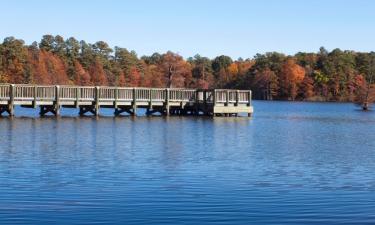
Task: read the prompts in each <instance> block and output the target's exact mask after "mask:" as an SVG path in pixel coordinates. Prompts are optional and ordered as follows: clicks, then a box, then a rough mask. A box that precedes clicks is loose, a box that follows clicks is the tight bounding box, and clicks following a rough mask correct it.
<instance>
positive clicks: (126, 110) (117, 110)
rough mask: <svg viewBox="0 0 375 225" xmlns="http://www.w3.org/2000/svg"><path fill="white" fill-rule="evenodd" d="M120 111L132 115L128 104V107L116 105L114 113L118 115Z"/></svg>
mask: <svg viewBox="0 0 375 225" xmlns="http://www.w3.org/2000/svg"><path fill="white" fill-rule="evenodd" d="M122 113H127V114H129V115H134V112H133V111H132V108H131V107H129V106H128V107H117V108H115V113H114V115H115V116H119V115H121V114H122Z"/></svg>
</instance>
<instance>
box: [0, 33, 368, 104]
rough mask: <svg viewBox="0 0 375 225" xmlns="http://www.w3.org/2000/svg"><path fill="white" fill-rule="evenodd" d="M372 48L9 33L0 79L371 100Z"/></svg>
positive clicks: (0, 49)
mask: <svg viewBox="0 0 375 225" xmlns="http://www.w3.org/2000/svg"><path fill="white" fill-rule="evenodd" d="M374 71H375V53H374V52H355V51H342V50H340V49H334V50H332V51H331V52H329V51H327V50H326V49H325V48H324V47H321V48H320V49H319V51H318V52H316V53H305V52H299V53H297V54H295V55H285V54H282V53H278V52H269V53H265V54H257V55H255V56H254V57H253V58H248V59H242V58H239V59H237V60H233V59H232V58H231V57H229V56H225V55H221V56H217V57H215V58H214V59H210V58H207V57H203V56H200V55H195V56H194V57H189V58H187V59H184V58H183V57H182V56H180V55H179V54H177V53H174V52H171V51H168V52H166V53H162V54H161V53H154V54H152V55H150V56H142V57H139V56H138V55H137V53H136V52H135V51H129V50H128V49H126V48H121V47H117V46H116V47H114V48H111V47H110V46H109V45H108V44H107V43H106V42H104V41H98V42H96V43H93V44H91V43H87V42H85V41H83V40H82V41H78V40H77V39H75V38H74V37H70V38H68V39H64V38H63V37H62V36H60V35H56V36H53V35H44V36H43V37H42V39H41V40H40V42H33V43H32V44H31V45H26V44H25V42H24V41H23V40H21V39H16V38H14V37H7V38H5V39H4V41H3V42H2V43H1V44H0V83H28V84H61V85H62V84H67V85H73V84H74V85H111V86H131V87H138V86H142V87H186V88H241V89H251V90H252V91H253V96H254V98H256V99H284V100H311V101H360V102H361V103H364V102H366V101H368V102H370V101H373V100H375V98H374V97H373V96H375V92H374V85H373V83H374V82H375V79H374V76H375V72H374Z"/></svg>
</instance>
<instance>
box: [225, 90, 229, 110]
mask: <svg viewBox="0 0 375 225" xmlns="http://www.w3.org/2000/svg"><path fill="white" fill-rule="evenodd" d="M225 102H226V106H229V90H226V91H225Z"/></svg>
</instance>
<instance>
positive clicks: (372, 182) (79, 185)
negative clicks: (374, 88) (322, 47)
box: [0, 101, 375, 224]
mask: <svg viewBox="0 0 375 225" xmlns="http://www.w3.org/2000/svg"><path fill="white" fill-rule="evenodd" d="M254 104H255V114H254V117H253V118H252V119H249V118H246V117H244V118H214V119H211V118H195V117H170V118H163V117H152V118H147V117H138V118H134V119H133V118H131V117H121V118H113V117H100V118H98V119H95V118H89V117H88V118H79V117H73V116H70V115H76V113H77V112H75V111H67V110H65V111H63V113H64V115H65V116H63V117H61V118H59V119H54V118H38V117H33V115H35V114H36V112H34V111H32V110H30V109H16V114H17V115H18V116H17V117H16V118H14V119H8V118H2V119H0V224H24V223H25V224H46V223H70V224H82V223H104V224H108V223H112V224H113V223H117V224H158V223H159V224H214V223H215V224H325V223H335V224H352V223H361V224H366V223H368V224H374V223H375V211H374V210H375V112H367V113H365V112H362V111H359V110H357V109H356V107H355V106H354V105H352V104H335V103H289V102H259V101H255V102H254ZM104 114H106V115H110V114H111V112H110V111H104ZM25 116H26V117H25Z"/></svg>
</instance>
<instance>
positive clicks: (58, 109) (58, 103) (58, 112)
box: [55, 85, 60, 116]
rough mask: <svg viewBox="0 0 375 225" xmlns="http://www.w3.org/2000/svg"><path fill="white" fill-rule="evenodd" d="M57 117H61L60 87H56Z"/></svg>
mask: <svg viewBox="0 0 375 225" xmlns="http://www.w3.org/2000/svg"><path fill="white" fill-rule="evenodd" d="M55 115H56V116H58V115H60V86H59V85H56V86H55Z"/></svg>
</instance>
